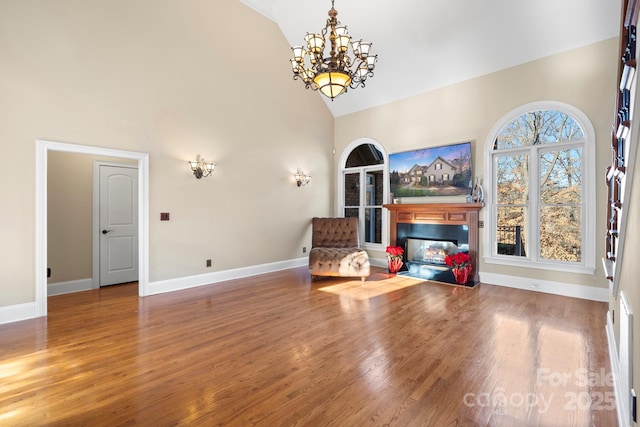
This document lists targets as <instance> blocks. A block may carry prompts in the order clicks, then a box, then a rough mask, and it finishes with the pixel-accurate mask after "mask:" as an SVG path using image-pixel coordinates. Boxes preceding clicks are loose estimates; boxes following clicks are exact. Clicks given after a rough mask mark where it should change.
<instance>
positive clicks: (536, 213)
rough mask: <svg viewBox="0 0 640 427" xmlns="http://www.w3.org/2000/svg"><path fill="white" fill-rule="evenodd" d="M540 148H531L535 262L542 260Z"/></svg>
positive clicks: (531, 206)
mask: <svg viewBox="0 0 640 427" xmlns="http://www.w3.org/2000/svg"><path fill="white" fill-rule="evenodd" d="M540 147H541V146H539V145H533V146H531V154H530V157H529V172H530V176H529V221H530V224H531V227H530V230H531V231H530V232H531V237H530V239H529V240H530V243H531V245H532V247H531V258H532V259H533V261H535V262H538V261H539V260H540V237H541V236H540V219H541V217H540V206H541V204H540V202H541V201H540Z"/></svg>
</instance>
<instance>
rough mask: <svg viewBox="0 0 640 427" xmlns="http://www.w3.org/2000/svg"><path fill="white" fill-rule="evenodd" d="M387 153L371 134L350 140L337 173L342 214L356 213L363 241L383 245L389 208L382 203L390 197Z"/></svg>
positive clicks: (385, 238) (353, 214) (367, 243)
mask: <svg viewBox="0 0 640 427" xmlns="http://www.w3.org/2000/svg"><path fill="white" fill-rule="evenodd" d="M385 159H386V153H385V152H384V149H383V148H382V146H381V145H380V144H378V143H377V142H376V141H374V140H372V139H368V138H361V139H358V140H356V141H354V142H352V143H351V144H349V145H348V146H347V147H346V148H345V150H344V152H343V153H342V156H341V158H340V172H339V176H338V204H337V206H338V209H337V210H338V212H337V214H338V215H339V216H344V217H356V218H358V219H359V223H360V242H361V243H362V244H363V245H364V246H371V245H383V242H386V240H387V230H386V212H385V209H384V208H383V207H382V204H383V203H384V201H385V200H387V199H388V197H389V190H388V181H389V179H388V171H387V164H386V163H387V162H386V161H385Z"/></svg>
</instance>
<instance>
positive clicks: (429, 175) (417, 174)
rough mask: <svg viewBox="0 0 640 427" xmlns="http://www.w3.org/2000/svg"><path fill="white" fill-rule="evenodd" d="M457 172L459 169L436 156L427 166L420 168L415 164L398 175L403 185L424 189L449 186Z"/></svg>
mask: <svg viewBox="0 0 640 427" xmlns="http://www.w3.org/2000/svg"><path fill="white" fill-rule="evenodd" d="M458 172H459V169H458V168H457V167H456V166H455V165H453V164H451V163H450V162H448V161H447V160H445V159H443V158H442V157H440V156H438V157H437V158H436V159H435V160H434V161H433V162H431V163H430V164H429V165H426V166H421V165H418V164H415V165H413V167H412V168H411V169H409V171H407V172H406V173H402V174H400V176H401V180H402V183H404V184H410V185H416V186H417V185H421V186H423V187H426V186H434V185H447V184H450V183H451V181H452V180H453V177H454V176H455V175H456V173H458Z"/></svg>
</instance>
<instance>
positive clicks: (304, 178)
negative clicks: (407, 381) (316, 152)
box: [293, 169, 311, 187]
mask: <svg viewBox="0 0 640 427" xmlns="http://www.w3.org/2000/svg"><path fill="white" fill-rule="evenodd" d="M293 176H294V177H295V179H296V184H298V187H302V186H303V185H306V184H307V183H308V182H309V181H311V175H305V173H304V172H302V171H301V170H300V169H298V171H297V172H296V173H294V174H293Z"/></svg>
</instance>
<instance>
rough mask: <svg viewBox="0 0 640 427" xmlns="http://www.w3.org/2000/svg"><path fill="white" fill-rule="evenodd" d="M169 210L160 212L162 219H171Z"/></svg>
mask: <svg viewBox="0 0 640 427" xmlns="http://www.w3.org/2000/svg"><path fill="white" fill-rule="evenodd" d="M169 219H170V215H169V212H160V221H169Z"/></svg>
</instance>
